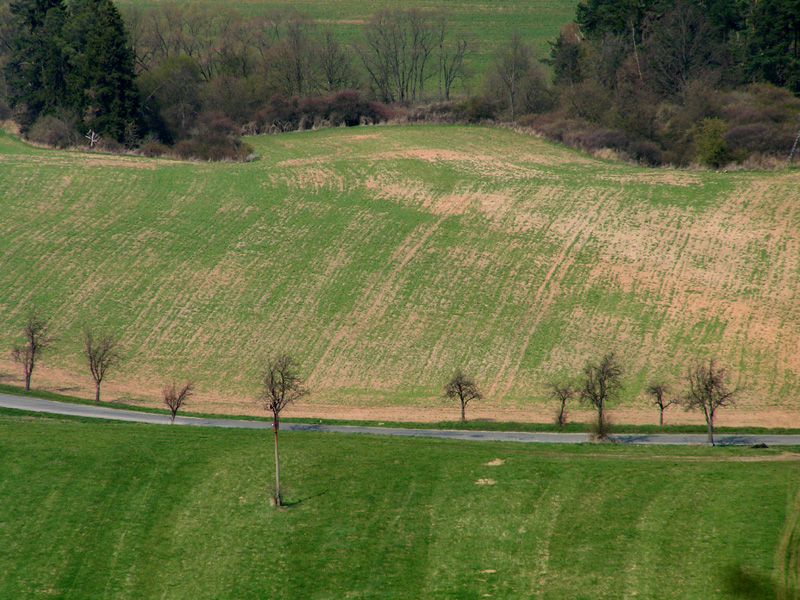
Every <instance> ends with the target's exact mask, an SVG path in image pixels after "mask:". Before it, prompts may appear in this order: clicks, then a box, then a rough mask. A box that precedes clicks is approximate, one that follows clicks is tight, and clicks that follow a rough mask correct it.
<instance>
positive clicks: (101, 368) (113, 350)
mask: <svg viewBox="0 0 800 600" xmlns="http://www.w3.org/2000/svg"><path fill="white" fill-rule="evenodd" d="M118 347H119V344H118V343H117V340H116V339H115V338H114V336H113V335H105V336H103V337H101V338H100V339H95V337H94V334H93V333H92V331H91V330H90V329H85V330H84V332H83V355H84V357H86V362H87V363H89V371H91V373H92V378H93V379H94V391H95V393H94V403H95V404H98V403H99V402H100V383H101V382H102V381H103V377H105V375H106V372H107V371H108V370H109V369H110V368H111V367H114V366H116V365H117V364H119V361H120V360H121V359H122V355H121V354H120V353H119V348H118Z"/></svg>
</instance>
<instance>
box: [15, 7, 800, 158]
mask: <svg viewBox="0 0 800 600" xmlns="http://www.w3.org/2000/svg"><path fill="white" fill-rule="evenodd" d="M799 44H800V0H757V1H756V0H733V1H730V0H585V1H584V2H582V3H580V4H579V5H578V6H577V10H576V14H575V19H574V21H572V22H570V23H567V24H565V25H564V26H563V28H562V29H561V31H560V33H559V34H558V36H557V38H556V39H554V40H552V42H551V44H550V45H551V51H550V53H549V55H548V56H536V55H535V53H534V51H533V50H532V48H531V46H530V44H529V43H528V41H526V38H525V31H524V29H520V30H519V31H517V32H515V33H513V34H512V35H511V36H510V37H509V39H507V40H504V41H503V42H502V43H501V44H498V46H497V47H496V48H493V49H487V48H481V47H480V46H479V45H478V43H477V42H476V41H475V40H474V39H473V38H472V37H471V36H470V34H469V32H468V31H459V30H457V29H456V28H454V27H453V26H452V25H451V19H449V18H448V14H447V12H446V11H444V10H442V11H424V10H417V9H412V10H405V11H403V10H394V11H383V12H380V13H378V14H375V15H372V16H371V17H369V18H367V19H366V20H365V23H364V25H363V26H362V30H361V34H360V37H359V38H358V39H357V40H348V41H347V42H346V41H345V40H343V39H340V36H339V35H338V33H337V31H336V30H335V29H334V28H331V27H326V26H324V25H322V24H318V23H316V22H315V21H314V20H313V19H311V18H310V17H309V16H307V15H304V14H300V13H297V12H291V11H282V12H277V11H273V12H268V13H264V14H261V15H257V16H254V17H247V18H245V17H244V16H242V15H241V14H239V13H237V12H236V11H235V10H232V9H225V8H222V7H219V6H210V5H204V4H199V3H187V4H182V5H181V4H163V5H159V6H158V7H155V8H151V9H147V10H142V9H138V8H132V9H130V10H128V11H127V12H126V13H125V14H124V15H122V14H120V12H119V11H118V9H117V8H116V7H115V5H114V4H113V3H112V2H111V0H74V1H72V2H69V3H67V2H64V0H14V1H13V2H11V3H10V4H7V5H5V6H2V7H0V63H2V67H3V68H2V80H0V118H2V119H13V120H14V121H15V122H16V123H18V125H19V127H20V130H21V131H22V132H23V134H25V135H26V136H27V137H28V138H29V139H31V140H32V141H35V142H39V143H43V144H47V145H51V146H56V147H67V146H73V145H80V144H90V145H92V146H94V145H99V146H100V147H102V148H104V149H106V150H134V149H136V151H138V152H140V153H142V154H145V155H151V156H152V155H158V154H163V153H165V152H172V153H174V154H176V155H178V156H183V157H196V158H201V159H246V158H247V157H248V155H249V154H250V150H249V148H248V147H247V146H246V145H245V144H242V142H241V135H242V134H246V133H262V132H275V131H287V130H293V129H305V128H311V127H322V126H333V125H357V124H363V123H374V122H379V121H384V120H388V119H394V120H400V121H403V120H405V121H415V120H433V121H441V122H484V121H494V122H498V121H502V122H513V123H516V124H518V125H521V126H526V127H529V128H531V129H533V130H536V131H538V132H540V133H541V134H543V135H545V136H547V137H550V138H552V139H556V140H559V141H563V142H565V143H567V144H570V145H573V146H578V147H582V148H584V149H586V150H589V151H603V149H606V150H605V151H606V152H611V153H614V154H616V155H618V156H620V157H622V158H625V159H629V160H635V161H638V162H641V163H646V164H653V165H657V164H662V163H670V164H678V165H685V164H690V163H701V164H707V165H711V166H714V167H720V166H724V165H727V164H729V163H732V162H739V163H742V162H750V163H753V164H761V163H763V162H764V159H765V158H766V159H769V158H770V157H773V159H774V158H776V157H777V158H781V159H782V160H785V159H786V157H787V155H788V154H789V152H790V149H791V148H792V145H793V142H794V141H795V136H796V134H797V130H798V116H799V115H800V100H798V94H800V55H799V54H798V52H799V50H800V48H799V47H798V46H799ZM479 52H490V53H491V54H492V57H493V58H492V62H491V66H490V68H488V69H487V70H486V72H485V73H481V72H475V70H474V69H473V63H474V60H473V59H474V57H475V56H476V55H477V53H479Z"/></svg>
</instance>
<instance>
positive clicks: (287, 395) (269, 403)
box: [259, 353, 308, 506]
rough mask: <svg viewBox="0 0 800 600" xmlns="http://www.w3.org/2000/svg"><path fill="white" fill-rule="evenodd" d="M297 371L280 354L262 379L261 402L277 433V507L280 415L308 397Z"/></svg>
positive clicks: (269, 363)
mask: <svg viewBox="0 0 800 600" xmlns="http://www.w3.org/2000/svg"><path fill="white" fill-rule="evenodd" d="M307 394H308V391H307V390H306V389H304V388H303V382H302V380H301V379H300V375H299V373H298V370H297V363H296V362H295V360H294V359H293V358H292V357H291V356H289V355H288V354H286V353H280V354H277V355H275V356H273V357H270V358H269V359H268V360H267V364H266V366H265V367H264V372H263V375H262V378H261V395H260V396H259V400H260V402H261V403H262V404H263V406H264V408H265V409H266V410H269V411H271V412H272V429H273V431H274V432H275V496H274V501H275V504H276V505H277V506H280V505H281V467H280V459H279V455H278V429H279V428H280V414H281V411H282V410H283V409H284V408H286V406H287V405H289V404H291V403H292V402H294V401H295V400H297V399H299V398H302V397H303V396H305V395H307Z"/></svg>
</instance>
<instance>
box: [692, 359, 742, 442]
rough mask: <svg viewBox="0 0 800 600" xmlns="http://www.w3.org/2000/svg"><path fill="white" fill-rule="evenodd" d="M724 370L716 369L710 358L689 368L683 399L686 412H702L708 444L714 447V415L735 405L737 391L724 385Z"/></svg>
mask: <svg viewBox="0 0 800 600" xmlns="http://www.w3.org/2000/svg"><path fill="white" fill-rule="evenodd" d="M726 375H727V371H726V369H724V368H722V367H718V366H717V363H716V361H715V360H714V359H713V358H712V359H710V360H709V361H708V364H706V363H705V362H698V363H697V364H695V365H694V366H691V367H689V370H688V371H687V373H686V383H687V385H688V386H689V389H688V391H687V392H686V395H685V397H684V405H685V407H686V410H702V411H703V416H704V417H705V418H706V426H707V427H708V443H709V444H711V445H712V446H713V445H714V415H715V414H716V412H717V409H719V408H723V407H725V406H729V405H731V404H735V397H736V395H737V394H738V393H739V390H737V389H733V390H730V389H728V386H727V384H726V383H725V377H726Z"/></svg>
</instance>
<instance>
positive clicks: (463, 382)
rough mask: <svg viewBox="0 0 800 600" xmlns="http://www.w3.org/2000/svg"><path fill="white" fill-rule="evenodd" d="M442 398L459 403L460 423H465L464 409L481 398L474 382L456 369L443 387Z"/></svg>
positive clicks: (481, 395)
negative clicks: (456, 400)
mask: <svg viewBox="0 0 800 600" xmlns="http://www.w3.org/2000/svg"><path fill="white" fill-rule="evenodd" d="M444 396H445V398H447V399H448V400H454V399H458V401H459V402H460V403H461V421H462V422H463V421H466V420H467V419H466V417H465V414H464V412H465V409H466V408H467V404H469V402H470V401H471V400H480V399H482V398H483V394H481V392H480V390H479V389H478V386H477V385H476V383H475V380H474V379H472V377H470V376H469V375H467V374H466V373H464V371H462V370H461V369H456V372H455V373H453V376H452V377H451V378H450V381H448V382H447V383H446V384H445V386H444Z"/></svg>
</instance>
